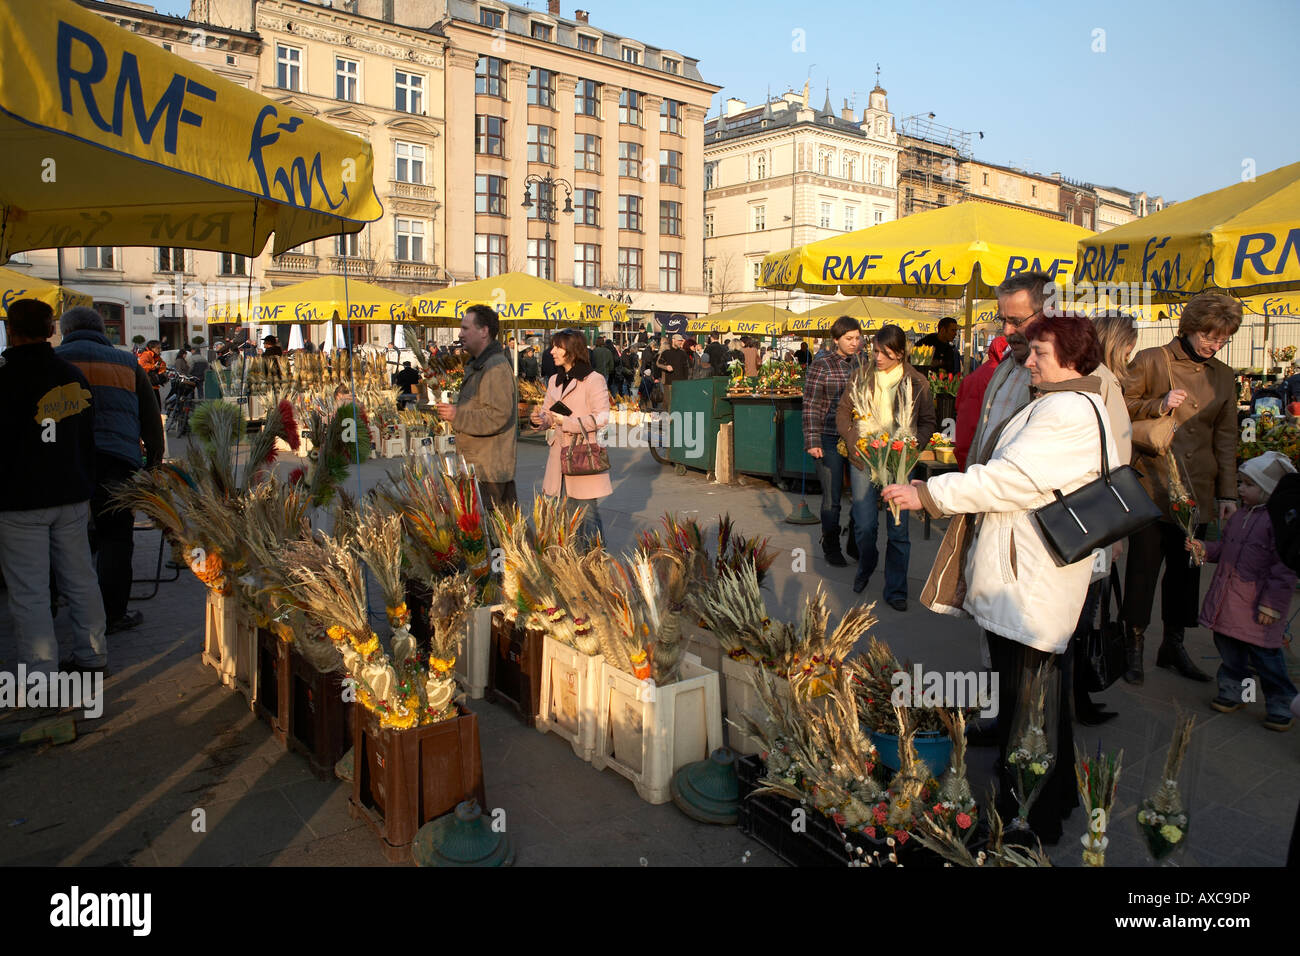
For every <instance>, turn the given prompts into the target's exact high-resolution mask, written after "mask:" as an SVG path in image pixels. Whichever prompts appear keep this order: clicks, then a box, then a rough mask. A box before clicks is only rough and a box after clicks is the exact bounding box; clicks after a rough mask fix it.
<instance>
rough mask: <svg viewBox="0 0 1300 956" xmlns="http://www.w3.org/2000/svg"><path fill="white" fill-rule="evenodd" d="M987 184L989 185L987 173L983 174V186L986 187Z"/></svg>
mask: <svg viewBox="0 0 1300 956" xmlns="http://www.w3.org/2000/svg"><path fill="white" fill-rule="evenodd" d="M988 184H989V174H988V173H985V174H984V185H985V186H987V185H988Z"/></svg>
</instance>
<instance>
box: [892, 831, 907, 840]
mask: <svg viewBox="0 0 1300 956" xmlns="http://www.w3.org/2000/svg"><path fill="white" fill-rule="evenodd" d="M907 837H908V833H907V831H906V830H895V831H894V839H895V840H897V841H898V842H899V843H906V842H907Z"/></svg>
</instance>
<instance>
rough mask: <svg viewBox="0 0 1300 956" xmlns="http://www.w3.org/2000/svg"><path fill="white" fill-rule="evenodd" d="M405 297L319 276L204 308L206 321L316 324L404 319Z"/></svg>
mask: <svg viewBox="0 0 1300 956" xmlns="http://www.w3.org/2000/svg"><path fill="white" fill-rule="evenodd" d="M407 299H408V297H407V296H406V295H404V294H402V293H400V292H393V291H392V290H391V289H385V288H383V287H382V286H377V285H372V284H370V283H369V282H362V281H360V280H359V279H348V280H347V282H346V284H345V283H344V280H343V277H342V276H322V277H320V278H318V279H308V280H307V281H306V282H296V283H294V284H293V285H287V286H283V287H281V288H279V289H271V290H269V291H267V292H262V293H254V294H253V297H252V303H251V308H250V303H249V302H248V301H247V300H246V299H244V298H240V297H234V298H232V299H231V300H229V301H226V302H220V303H217V304H215V305H211V306H209V307H208V322H210V323H226V322H244V321H247V322H248V323H250V324H253V325H269V324H271V323H275V322H294V323H298V322H305V323H308V324H320V323H323V322H329V321H331V320H333V319H336V318H337V319H338V320H339V321H341V322H383V323H386V324H389V325H392V324H393V323H396V322H405V321H406V303H407Z"/></svg>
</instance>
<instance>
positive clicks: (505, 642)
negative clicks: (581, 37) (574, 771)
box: [483, 607, 545, 727]
mask: <svg viewBox="0 0 1300 956" xmlns="http://www.w3.org/2000/svg"><path fill="white" fill-rule="evenodd" d="M544 638H545V634H544V633H543V632H542V631H535V630H532V629H530V628H524V627H518V626H516V625H515V624H512V623H511V622H509V621H507V620H506V618H505V613H504V611H503V609H501V608H499V607H498V608H494V609H493V611H492V630H491V634H490V636H489V643H488V685H487V690H486V691H485V692H484V694H483V697H484V699H485V700H486V701H487V702H488V703H489V704H495V703H504V704H506V705H507V706H509V707H511V708H513V709H514V711H515V713H516V714H518V715H519V718H520V720H522V721H523V722H524V723H525V724H526V725H527V726H529V727H535V726H536V725H537V711H538V709H539V705H540V703H541V696H542V641H543V639H544Z"/></svg>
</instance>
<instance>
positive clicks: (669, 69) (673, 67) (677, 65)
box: [660, 56, 682, 73]
mask: <svg viewBox="0 0 1300 956" xmlns="http://www.w3.org/2000/svg"><path fill="white" fill-rule="evenodd" d="M660 59H661V61H662V62H663V65H664V72H665V73H680V72H681V71H682V64H681V61H680V60H673V59H670V58H668V57H666V56H665V57H661V58H660Z"/></svg>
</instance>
